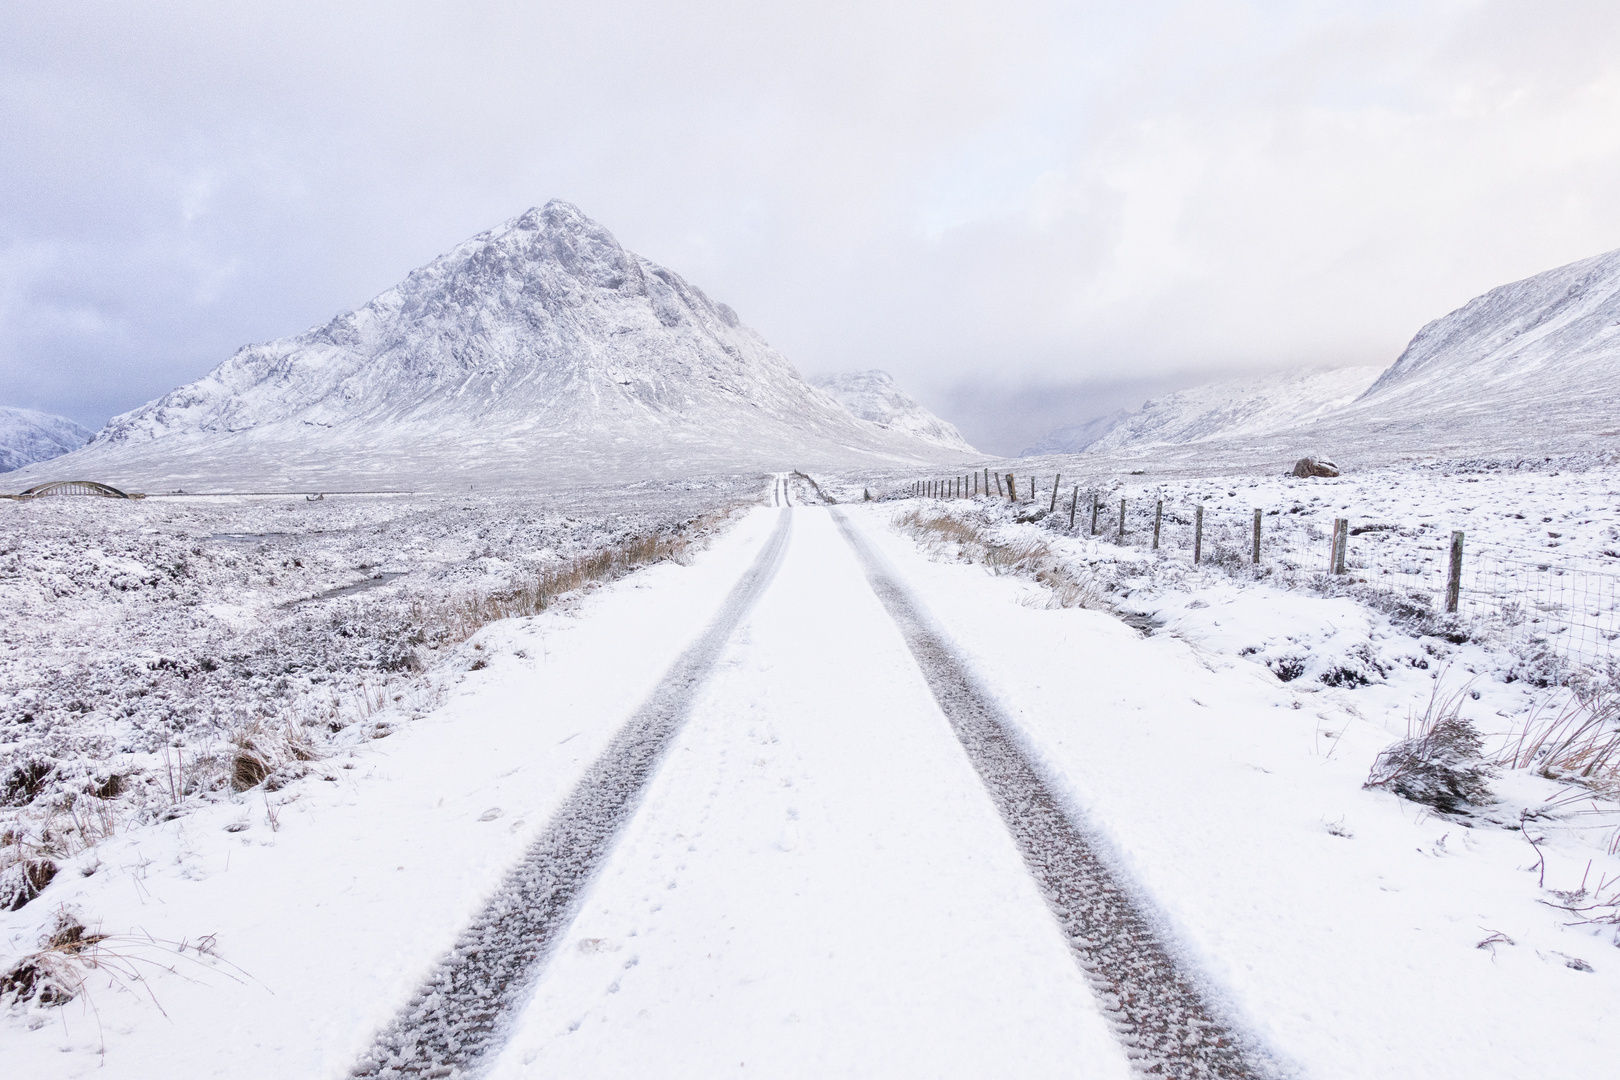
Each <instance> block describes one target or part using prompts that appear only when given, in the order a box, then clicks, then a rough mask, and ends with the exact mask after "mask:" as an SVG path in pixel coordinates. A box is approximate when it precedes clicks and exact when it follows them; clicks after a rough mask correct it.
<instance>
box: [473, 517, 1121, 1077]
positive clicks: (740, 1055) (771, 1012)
mask: <svg viewBox="0 0 1620 1080" xmlns="http://www.w3.org/2000/svg"><path fill="white" fill-rule="evenodd" d="M790 512H791V513H793V514H794V515H795V516H796V518H797V520H796V522H795V533H794V539H793V544H792V547H791V549H790V551H789V554H788V557H787V560H786V562H785V564H784V565H783V567H782V570H781V572H780V573H779V574H778V576H777V579H776V581H775V583H774V585H773V586H772V588H771V589H770V591H769V592H768V593H767V594H766V595H765V596H764V598H763V599H762V600H761V602H760V604H759V607H758V608H757V609H756V611H755V612H754V614H753V616H752V617H751V618H750V619H749V620H748V621H747V622H746V623H745V624H744V626H743V627H742V629H741V630H740V632H739V633H738V635H737V637H736V638H735V640H734V641H733V643H732V645H731V647H730V648H729V649H728V650H727V651H726V654H725V656H724V658H723V659H722V661H721V665H720V668H719V670H718V671H717V673H716V675H715V677H714V678H713V679H712V680H711V681H710V682H709V684H708V685H707V687H706V688H705V690H704V692H703V694H702V695H700V697H699V699H698V701H697V703H696V707H695V708H694V710H693V716H692V720H691V722H690V726H689V727H688V728H687V730H686V731H685V732H684V733H683V734H682V735H681V736H680V738H679V739H678V740H677V742H676V744H675V747H674V751H673V754H672V756H671V758H670V759H669V761H668V762H667V763H666V765H665V767H664V769H663V770H662V771H661V772H660V774H659V775H658V777H657V779H656V780H654V782H653V783H652V785H651V786H650V790H649V791H648V794H647V798H646V802H645V804H644V805H643V806H642V808H641V810H640V812H639V813H638V814H637V815H636V818H635V820H634V821H633V822H632V823H631V825H630V827H629V829H628V830H627V833H626V835H625V837H624V839H623V841H622V842H621V843H620V845H619V846H618V848H617V849H616V850H615V852H614V854H613V856H612V858H611V859H610V860H609V861H608V863H607V865H606V867H605V870H604V872H603V874H602V876H601V878H600V879H599V881H598V882H597V884H596V885H595V887H594V888H593V889H592V890H591V892H590V895H589V896H588V897H587V899H586V902H585V905H584V910H583V911H582V913H581V915H580V917H579V919H578V920H577V922H576V923H575V925H574V926H573V927H572V929H571V931H570V932H569V934H568V936H567V938H566V940H565V941H564V943H563V947H562V948H561V949H560V950H559V951H558V953H557V954H556V956H555V958H554V959H553V960H552V962H551V963H550V965H549V966H548V967H547V969H546V971H545V974H544V976H543V977H542V979H541V981H540V984H539V988H538V992H537V994H536V995H535V998H534V1000H533V1002H532V1004H531V1005H530V1006H529V1007H528V1009H527V1010H526V1011H525V1013H524V1016H523V1018H522V1020H521V1021H520V1024H519V1026H518V1029H517V1031H516V1033H515V1036H514V1038H513V1040H512V1043H511V1046H510V1048H509V1049H508V1050H507V1052H506V1053H505V1054H504V1055H503V1057H502V1060H501V1062H500V1064H499V1066H498V1067H497V1068H496V1070H495V1073H494V1075H495V1076H498V1077H505V1078H517V1077H527V1076H593V1077H619V1076H622V1077H632V1076H633V1077H641V1076H645V1075H647V1074H648V1072H649V1070H650V1069H652V1068H653V1064H654V1063H655V1062H656V1070H655V1071H656V1072H657V1073H658V1074H659V1075H661V1076H668V1077H681V1076H691V1077H713V1076H719V1075H739V1074H740V1075H760V1076H770V1077H785V1076H803V1077H821V1076H846V1075H859V1076H962V1077H982V1076H989V1075H997V1074H1000V1075H1018V1076H1030V1077H1035V1076H1067V1077H1073V1076H1087V1077H1122V1076H1125V1075H1127V1074H1128V1070H1127V1065H1126V1061H1125V1057H1124V1054H1123V1052H1122V1051H1121V1049H1120V1048H1119V1046H1118V1045H1117V1044H1116V1042H1115V1040H1114V1039H1113V1038H1112V1036H1111V1034H1110V1033H1109V1030H1108V1028H1107V1026H1106V1024H1105V1023H1104V1021H1103V1019H1102V1017H1101V1015H1100V1013H1099V1012H1098V1009H1097V1006H1096V1003H1095V1000H1094V998H1093V996H1092V994H1091V991H1090V990H1089V988H1088V987H1087V985H1086V983H1085V980H1084V979H1083V978H1082V976H1081V973H1080V971H1079V969H1078V968H1077V967H1076V966H1075V964H1074V962H1073V960H1072V959H1071V957H1070V955H1069V950H1068V946H1067V943H1066V942H1065V940H1064V938H1063V935H1062V934H1061V933H1060V932H1059V930H1058V927H1057V925H1056V923H1055V922H1054V921H1053V919H1052V917H1051V915H1050V914H1049V913H1048V911H1047V908H1046V905H1045V903H1044V902H1043V900H1042V898H1041V896H1040V893H1039V892H1038V891H1037V890H1036V887H1035V885H1034V882H1033V881H1032V880H1031V878H1030V877H1029V875H1028V873H1027V872H1026V871H1025V870H1024V867H1023V864H1022V861H1021V860H1020V857H1019V854H1018V851H1017V850H1016V849H1015V847H1014V846H1013V843H1012V840H1011V838H1010V837H1009V835H1008V833H1007V830H1006V829H1005V827H1004V826H1003V825H1002V823H1001V820H1000V818H999V817H998V816H997V813H996V809H995V807H994V806H993V805H992V804H991V801H990V800H989V798H987V797H986V795H985V792H984V789H983V788H982V786H981V785H980V784H979V781H978V778H977V776H976V775H975V774H974V771H973V768H972V766H971V765H970V764H969V762H968V760H967V758H966V757H965V756H964V755H963V753H962V751H961V748H960V746H959V745H958V744H957V742H956V740H955V738H954V737H953V736H952V734H951V730H950V728H949V726H948V725H946V724H945V723H944V721H943V719H942V717H941V716H940V713H939V709H938V706H937V705H936V704H935V702H934V699H933V696H932V694H931V693H930V691H929V688H928V686H927V684H926V683H925V682H924V680H923V677H922V674H921V672H920V671H919V670H918V668H917V666H916V664H915V663H914V662H913V661H912V659H911V656H910V653H909V651H908V649H907V646H906V643H905V641H904V640H902V638H901V636H900V634H899V632H898V630H897V629H896V627H895V625H894V623H893V622H892V621H891V620H890V619H889V618H888V616H887V615H886V614H885V612H884V610H883V608H882V606H881V605H880V604H879V602H878V600H877V598H876V597H875V596H874V595H873V594H872V592H871V590H870V589H869V588H868V587H867V584H866V580H865V577H864V575H863V574H862V572H861V569H860V567H859V566H858V565H857V563H856V561H855V559H854V556H853V555H852V553H851V551H850V549H849V547H848V545H846V544H845V543H844V541H843V540H842V538H841V537H840V536H839V535H838V532H837V530H836V528H835V527H834V524H833V522H832V520H831V518H830V516H829V514H828V513H827V512H826V511H824V510H821V509H818V508H802V509H797V510H793V511H790Z"/></svg>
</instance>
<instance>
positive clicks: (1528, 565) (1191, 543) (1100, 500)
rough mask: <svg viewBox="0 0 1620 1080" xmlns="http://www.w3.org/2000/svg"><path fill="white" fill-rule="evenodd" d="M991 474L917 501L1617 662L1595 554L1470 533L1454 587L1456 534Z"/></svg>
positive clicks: (1619, 625)
mask: <svg viewBox="0 0 1620 1080" xmlns="http://www.w3.org/2000/svg"><path fill="white" fill-rule="evenodd" d="M1061 485H1062V477H1061V476H1056V477H1053V478H1052V479H1051V482H1050V485H1049V486H1043V485H1042V484H1041V482H1040V478H1039V477H1034V476H1027V475H1026V476H1016V475H1015V474H1013V473H999V474H998V473H993V472H991V471H990V470H989V469H982V470H980V471H979V472H978V473H964V474H962V475H960V476H959V477H954V478H945V479H936V480H931V481H917V482H915V483H913V484H912V485H910V491H911V493H912V494H914V495H917V496H921V497H932V498H939V499H956V498H965V499H974V498H979V499H985V498H989V499H997V500H1000V501H1003V502H1007V501H1011V502H1013V503H1016V504H1017V505H1019V506H1022V507H1028V513H1030V515H1031V517H1032V518H1038V517H1045V516H1047V515H1048V514H1050V515H1052V516H1053V517H1054V520H1056V521H1058V522H1060V523H1061V522H1065V521H1066V522H1067V524H1066V526H1061V527H1060V530H1059V531H1061V532H1065V533H1069V534H1073V535H1078V536H1083V537H1088V538H1090V539H1092V540H1094V541H1097V542H1106V543H1109V544H1111V545H1115V546H1121V547H1126V548H1137V549H1141V550H1142V551H1143V552H1144V554H1148V555H1153V554H1155V553H1156V554H1157V555H1158V556H1159V557H1162V558H1177V557H1181V558H1186V559H1189V560H1190V561H1193V562H1199V563H1205V562H1208V563H1214V564H1216V565H1217V566H1220V567H1222V568H1224V569H1227V570H1230V571H1238V570H1241V569H1243V568H1246V567H1252V568H1253V569H1254V571H1255V572H1256V573H1258V574H1262V575H1265V574H1270V573H1273V572H1275V571H1278V570H1285V571H1294V572H1303V573H1327V574H1331V573H1333V572H1334V571H1335V570H1336V569H1337V570H1339V572H1340V573H1342V574H1343V575H1344V576H1345V578H1346V579H1348V580H1350V581H1353V582H1355V583H1357V584H1364V585H1368V586H1371V587H1374V588H1377V589H1381V590H1384V591H1386V592H1388V593H1390V594H1392V595H1395V596H1398V597H1402V598H1406V599H1409V600H1411V601H1413V602H1414V603H1415V604H1417V605H1419V606H1424V607H1428V608H1430V609H1431V610H1433V611H1436V612H1440V611H1446V610H1448V609H1449V608H1450V605H1448V599H1449V600H1452V601H1453V602H1454V604H1455V611H1456V614H1457V617H1458V618H1459V619H1460V620H1461V621H1462V622H1463V623H1464V624H1465V625H1466V626H1467V627H1468V629H1469V631H1470V632H1471V633H1473V634H1475V635H1476V636H1479V637H1482V638H1494V639H1496V640H1499V641H1504V642H1508V643H1521V644H1527V645H1530V646H1533V647H1535V648H1539V649H1545V650H1546V651H1548V652H1551V653H1554V654H1556V655H1558V656H1561V657H1563V658H1565V659H1566V660H1569V661H1571V662H1574V663H1579V664H1585V665H1592V664H1603V663H1607V662H1609V661H1613V660H1620V567H1614V568H1611V566H1610V564H1608V563H1606V562H1602V561H1599V560H1594V559H1590V558H1580V557H1571V556H1564V555H1561V554H1559V555H1554V554H1551V553H1547V552H1544V551H1542V550H1540V549H1536V548H1519V547H1513V546H1510V545H1504V544H1499V543H1495V542H1479V541H1472V540H1467V539H1466V538H1463V548H1462V558H1461V565H1460V573H1458V574H1457V575H1456V578H1455V594H1454V596H1448V593H1450V592H1451V583H1452V575H1451V572H1450V571H1451V564H1452V559H1453V553H1452V543H1453V536H1452V534H1449V533H1441V532H1435V533H1434V534H1433V535H1430V534H1428V533H1419V534H1417V535H1412V534H1410V533H1408V532H1403V531H1402V530H1401V529H1399V528H1397V527H1395V526H1392V525H1383V524H1361V525H1358V524H1356V523H1355V522H1354V521H1353V520H1352V519H1343V518H1339V519H1335V522H1334V528H1333V529H1332V530H1331V531H1329V530H1327V529H1324V528H1322V526H1321V524H1320V523H1319V522H1317V521H1314V520H1307V521H1301V520H1299V519H1298V518H1295V517H1293V515H1292V514H1291V513H1288V512H1284V511H1281V510H1278V509H1275V508H1273V509H1266V508H1263V507H1262V508H1251V509H1248V510H1228V509H1218V508H1213V507H1208V506H1205V505H1203V504H1191V503H1189V504H1177V503H1170V502H1166V501H1164V500H1162V499H1159V498H1156V497H1143V498H1138V499H1129V498H1122V499H1119V501H1118V502H1117V503H1115V502H1114V496H1113V493H1112V491H1111V490H1106V489H1103V488H1100V487H1089V488H1088V487H1087V486H1085V485H1075V484H1071V488H1072V490H1070V491H1064V490H1063V489H1062V486H1061Z"/></svg>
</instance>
